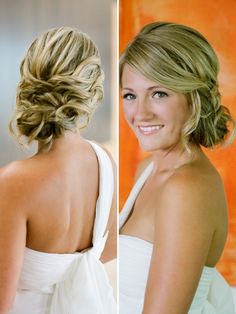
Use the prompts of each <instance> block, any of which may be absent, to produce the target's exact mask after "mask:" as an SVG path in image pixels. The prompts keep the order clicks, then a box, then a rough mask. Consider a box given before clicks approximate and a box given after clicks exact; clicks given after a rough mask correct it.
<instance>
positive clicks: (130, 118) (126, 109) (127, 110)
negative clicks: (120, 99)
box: [122, 104, 134, 123]
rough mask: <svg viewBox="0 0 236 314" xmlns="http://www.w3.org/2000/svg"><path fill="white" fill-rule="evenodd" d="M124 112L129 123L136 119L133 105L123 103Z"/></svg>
mask: <svg viewBox="0 0 236 314" xmlns="http://www.w3.org/2000/svg"><path fill="white" fill-rule="evenodd" d="M122 107H123V113H124V116H125V119H126V121H127V122H128V123H133V120H134V109H133V107H132V106H130V105H127V104H123V106H122Z"/></svg>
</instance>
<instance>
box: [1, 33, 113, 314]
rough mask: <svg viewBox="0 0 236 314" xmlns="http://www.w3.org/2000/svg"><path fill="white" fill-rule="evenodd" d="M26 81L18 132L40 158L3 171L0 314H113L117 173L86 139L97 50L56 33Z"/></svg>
mask: <svg viewBox="0 0 236 314" xmlns="http://www.w3.org/2000/svg"><path fill="white" fill-rule="evenodd" d="M20 74H21V78H20V82H19V85H18V91H17V101H16V111H15V116H14V119H13V121H12V124H11V128H12V129H13V125H14V123H16V128H17V133H18V137H20V138H21V137H22V136H23V137H25V138H26V139H27V140H28V142H29V143H31V142H32V141H33V140H35V141H37V142H38V152H37V153H36V154H35V155H34V156H32V157H31V158H28V159H26V160H22V161H16V162H13V163H11V164H9V165H7V166H6V167H5V168H3V169H2V170H1V172H0V247H1V254H0V313H1V314H2V313H16V314H27V313H28V314H29V313H34V314H36V313H40V314H43V313H54V314H66V313H68V314H77V313H84V314H85V313H100V314H104V313H107V314H110V313H115V302H114V299H113V294H112V289H111V286H110V285H109V282H108V278H107V275H106V273H105V270H104V266H103V263H104V262H106V261H108V260H111V259H113V258H115V254H116V251H115V244H116V240H115V235H116V228H115V216H116V215H115V179H114V170H113V168H114V167H113V166H112V161H111V158H110V157H109V155H108V154H107V153H106V152H105V151H104V150H103V149H102V148H101V147H100V146H99V145H98V144H96V143H94V142H90V141H87V140H85V139H84V138H83V137H82V136H81V135H80V132H79V130H80V128H82V127H85V126H86V125H87V123H88V121H89V118H90V117H91V115H92V113H93V111H94V109H95V108H96V105H97V103H98V102H100V101H101V100H102V97H103V85H102V83H103V71H102V69H101V65H100V57H99V52H98V50H97V48H96V46H95V44H94V43H93V41H92V40H91V39H90V38H89V37H88V36H87V35H86V34H84V33H82V32H80V31H78V30H77V29H74V28H69V27H63V28H58V29H52V30H49V31H48V32H46V33H44V34H42V35H41V36H40V37H39V38H38V39H36V40H35V41H34V42H33V43H32V45H31V46H30V48H29V50H28V52H27V54H26V56H25V58H24V60H23V61H22V63H21V67H20Z"/></svg>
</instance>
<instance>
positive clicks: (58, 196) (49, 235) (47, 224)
mask: <svg viewBox="0 0 236 314" xmlns="http://www.w3.org/2000/svg"><path fill="white" fill-rule="evenodd" d="M67 137H71V136H68V135H67ZM72 138H73V135H72ZM58 142H59V143H58ZM58 142H57V144H56V145H55V147H53V148H52V150H50V151H49V152H45V153H39V154H37V155H35V156H33V157H32V158H30V159H28V160H24V161H19V162H16V163H14V164H12V165H10V166H9V167H7V169H6V171H5V172H6V174H5V180H7V177H9V180H12V181H14V182H12V184H14V185H15V187H16V189H17V193H18V194H19V195H21V197H20V198H19V201H20V202H22V206H24V211H25V212H26V213H27V241H26V246H27V247H29V248H32V249H34V250H38V251H43V252H48V253H49V252H51V253H72V252H75V251H81V250H84V249H86V248H88V247H90V246H91V241H92V233H93V224H94V217H95V209H96V201H97V197H98V188H99V184H98V182H99V180H98V161H97V157H96V154H95V152H94V150H93V148H92V147H91V145H90V144H89V143H88V142H86V141H85V140H82V138H79V140H77V139H76V141H74V139H71V138H70V139H68V138H62V139H59V140H58ZM9 172H10V174H9V175H8V173H9ZM16 197H17V195H16Z"/></svg>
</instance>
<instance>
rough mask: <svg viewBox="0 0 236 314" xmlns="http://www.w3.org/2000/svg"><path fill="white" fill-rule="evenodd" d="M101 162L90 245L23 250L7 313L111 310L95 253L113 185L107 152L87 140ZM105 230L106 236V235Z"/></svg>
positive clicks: (105, 313)
mask: <svg viewBox="0 0 236 314" xmlns="http://www.w3.org/2000/svg"><path fill="white" fill-rule="evenodd" d="M90 144H91V145H92V147H93V149H94V151H95V152H96V155H97V157H98V161H99V175H100V177H99V197H98V200H97V204H96V218H95V223H94V230H93V246H92V248H90V249H87V250H85V251H83V252H79V253H73V254H54V253H53V254H51V253H43V252H38V251H34V250H31V249H29V248H26V249H25V255H24V262H23V269H22V272H21V276H20V280H19V284H18V289H17V293H16V297H15V302H14V305H13V308H12V310H11V311H10V314H115V313H116V303H115V299H114V297H113V290H112V287H111V285H110V284H109V281H108V276H107V273H106V271H105V269H104V265H103V264H102V263H101V262H100V260H99V258H100V256H101V254H102V251H103V249H104V246H105V243H106V239H107V235H108V233H106V234H105V230H106V226H107V222H108V218H109V214H110V209H111V204H112V198H113V190H114V181H113V180H114V177H113V170H112V164H111V161H110V158H109V156H108V155H107V153H106V152H105V151H104V150H103V149H101V148H100V146H98V145H97V144H95V143H93V142H90ZM104 234H105V236H104Z"/></svg>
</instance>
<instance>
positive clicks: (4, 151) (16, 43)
mask: <svg viewBox="0 0 236 314" xmlns="http://www.w3.org/2000/svg"><path fill="white" fill-rule="evenodd" d="M116 21H117V4H116V1H114V0H99V1H94V0H79V1H78V0H67V1H63V0H21V1H18V0H10V1H9V0H1V1H0V38H1V49H0V69H1V75H0V86H1V92H0V167H2V166H4V165H5V164H7V163H9V162H10V161H13V160H16V159H22V158H26V157H27V156H29V155H32V154H34V152H35V150H36V148H37V147H36V145H32V147H31V148H30V150H29V151H23V150H22V148H21V147H20V146H19V145H17V142H16V140H15V139H14V138H12V137H11V136H10V135H9V133H8V122H9V120H10V118H11V116H12V113H13V109H14V106H15V96H16V86H17V84H18V81H19V66H20V62H21V60H22V59H23V57H24V55H25V53H26V51H27V49H28V47H29V45H30V44H31V42H32V41H33V40H34V39H35V38H36V37H38V35H39V34H41V33H42V32H44V31H46V30H48V29H50V28H53V27H60V26H72V27H77V28H78V29H80V30H82V31H83V32H85V33H87V34H88V35H89V36H90V37H91V38H92V39H93V40H94V42H95V43H96V44H97V46H98V49H99V51H100V54H101V58H102V66H103V69H104V71H105V83H104V89H105V98H104V101H103V102H102V103H101V104H100V105H99V107H98V109H97V110H96V112H95V114H94V116H93V118H92V119H91V122H90V124H89V125H88V127H87V128H86V129H84V130H83V131H82V134H83V135H84V136H85V137H86V138H88V139H91V140H95V141H97V142H99V143H101V144H102V145H103V146H105V147H106V148H108V149H109V150H110V151H111V153H112V155H113V157H114V159H117V158H116V156H117V118H116V113H117V97H116V95H117V85H116V77H117V74H116V73H117V71H116V69H117V66H116V64H117V63H116V60H117V27H116V25H117V23H116ZM106 269H107V271H108V274H109V276H110V278H111V282H112V285H113V287H114V288H115V290H114V293H115V295H116V261H112V262H109V263H108V264H107V265H106Z"/></svg>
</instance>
